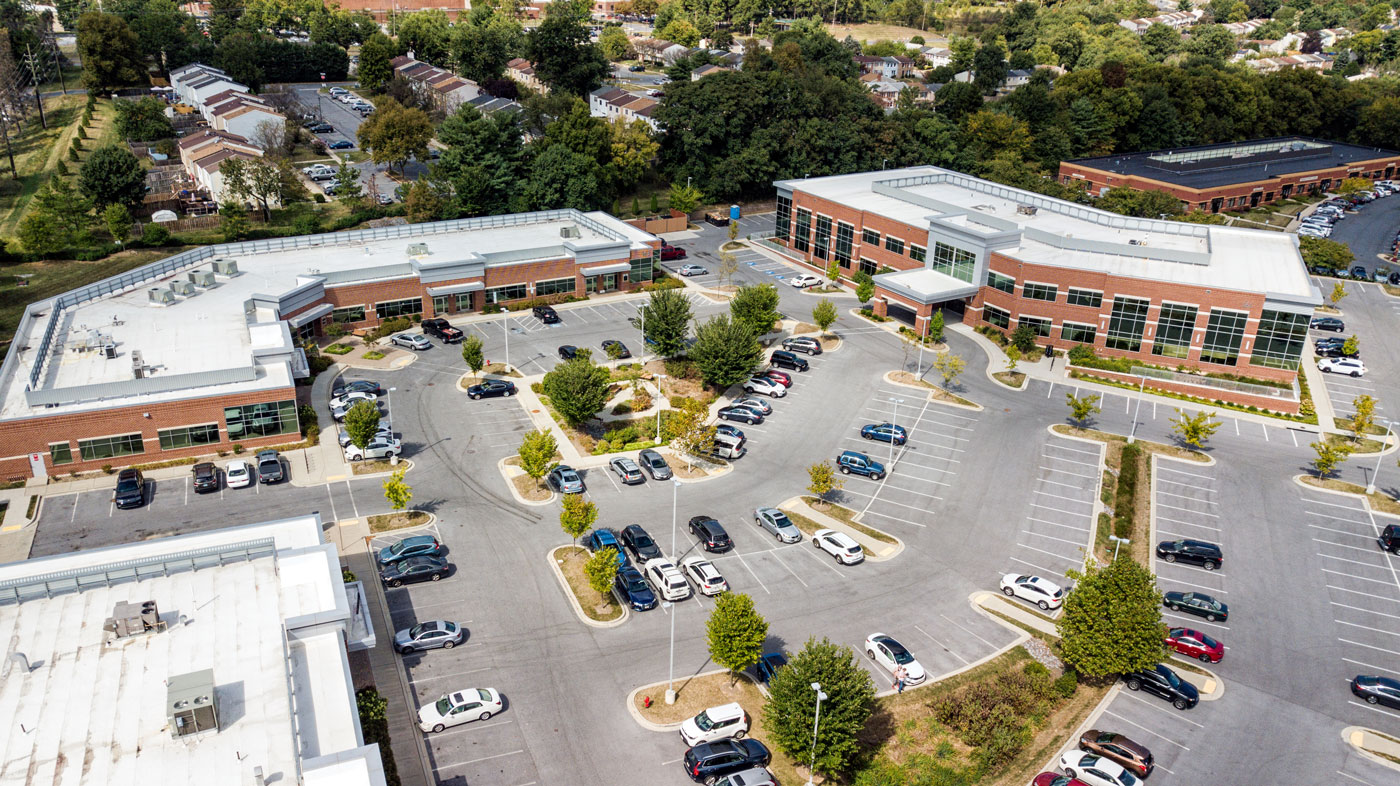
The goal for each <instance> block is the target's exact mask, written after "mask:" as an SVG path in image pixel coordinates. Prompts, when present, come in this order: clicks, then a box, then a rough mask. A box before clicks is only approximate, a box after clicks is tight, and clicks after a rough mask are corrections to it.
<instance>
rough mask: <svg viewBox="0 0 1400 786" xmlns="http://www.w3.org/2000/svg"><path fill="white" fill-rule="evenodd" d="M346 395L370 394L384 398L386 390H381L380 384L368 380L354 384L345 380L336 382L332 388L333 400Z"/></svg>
mask: <svg viewBox="0 0 1400 786" xmlns="http://www.w3.org/2000/svg"><path fill="white" fill-rule="evenodd" d="M346 393H369V394H370V395H374V396H382V395H384V388H381V387H380V386H379V383H378V382H372V381H370V380H368V379H357V380H354V381H353V382H352V381H349V380H346V379H344V378H342V379H338V380H336V381H335V384H334V385H333V386H331V398H340V397H341V396H343V395H345V394H346Z"/></svg>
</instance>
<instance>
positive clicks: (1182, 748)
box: [1066, 669, 1215, 782]
mask: <svg viewBox="0 0 1400 786" xmlns="http://www.w3.org/2000/svg"><path fill="white" fill-rule="evenodd" d="M1176 672H1177V675H1178V676H1180V677H1182V678H1183V679H1185V680H1187V681H1189V682H1193V683H1196V684H1198V685H1199V684H1200V682H1201V680H1202V679H1203V678H1202V676H1201V675H1199V674H1195V673H1193V672H1187V671H1183V670H1181V669H1176ZM1214 710H1215V707H1214V706H1213V705H1212V704H1211V703H1210V702H1201V703H1200V704H1197V705H1196V706H1195V707H1193V708H1191V709H1189V710H1178V709H1176V708H1175V707H1173V706H1172V705H1171V704H1170V703H1169V702H1167V701H1166V700H1164V699H1161V698H1158V697H1157V696H1154V695H1152V694H1150V693H1146V692H1143V691H1136V692H1134V691H1130V690H1128V689H1127V687H1122V688H1120V689H1119V692H1118V693H1117V695H1115V696H1114V697H1113V700H1112V701H1111V702H1109V704H1108V706H1107V707H1106V708H1104V711H1103V713H1102V714H1101V715H1100V716H1099V719H1098V720H1097V721H1096V722H1095V724H1094V725H1095V728H1097V729H1098V730H1099V731H1108V732H1116V733H1118V734H1122V735H1125V736H1127V737H1128V738H1129V739H1132V740H1133V741H1135V742H1137V743H1139V744H1141V745H1144V746H1146V747H1147V748H1148V749H1149V750H1151V751H1152V757H1153V760H1154V761H1155V763H1156V770H1160V771H1161V772H1162V773H1163V774H1166V775H1170V776H1172V777H1173V778H1174V779H1175V778H1180V779H1182V781H1183V782H1195V781H1199V780H1202V779H1203V778H1204V777H1205V776H1206V775H1207V773H1203V772H1200V771H1199V770H1198V769H1197V767H1199V765H1198V764H1196V761H1197V760H1199V759H1200V758H1201V757H1200V756H1193V755H1192V753H1191V749H1192V748H1193V747H1197V746H1200V747H1205V746H1207V745H1209V744H1210V723H1211V715H1212V714H1213V712H1214ZM1074 743H1075V741H1071V743H1070V745H1068V746H1066V747H1075V744H1074ZM1159 777H1161V775H1154V776H1153V780H1155V779H1156V778H1159Z"/></svg>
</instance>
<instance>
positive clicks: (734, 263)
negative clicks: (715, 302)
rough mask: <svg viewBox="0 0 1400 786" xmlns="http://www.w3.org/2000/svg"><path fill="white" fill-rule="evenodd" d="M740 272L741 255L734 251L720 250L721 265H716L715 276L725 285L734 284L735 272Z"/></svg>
mask: <svg viewBox="0 0 1400 786" xmlns="http://www.w3.org/2000/svg"><path fill="white" fill-rule="evenodd" d="M738 272H739V257H737V256H735V254H734V252H732V251H720V252H719V265H717V266H716V267H715V278H717V279H719V280H720V282H721V284H722V285H723V286H732V285H733V284H734V274H735V273H738Z"/></svg>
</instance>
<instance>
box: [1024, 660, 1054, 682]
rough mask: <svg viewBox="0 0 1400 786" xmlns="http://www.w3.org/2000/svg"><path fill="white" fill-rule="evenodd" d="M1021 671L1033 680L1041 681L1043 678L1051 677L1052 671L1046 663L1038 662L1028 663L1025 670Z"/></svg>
mask: <svg viewBox="0 0 1400 786" xmlns="http://www.w3.org/2000/svg"><path fill="white" fill-rule="evenodd" d="M1021 671H1023V672H1025V674H1026V676H1027V677H1030V678H1031V679H1039V678H1041V677H1049V676H1050V669H1049V668H1047V667H1046V666H1045V664H1044V663H1041V662H1040V661H1038V660H1033V661H1031V662H1029V663H1027V664H1026V665H1025V668H1023V669H1021Z"/></svg>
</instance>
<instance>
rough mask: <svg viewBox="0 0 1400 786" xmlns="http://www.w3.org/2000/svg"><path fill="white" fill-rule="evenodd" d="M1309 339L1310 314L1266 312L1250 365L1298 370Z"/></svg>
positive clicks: (1266, 310)
mask: <svg viewBox="0 0 1400 786" xmlns="http://www.w3.org/2000/svg"><path fill="white" fill-rule="evenodd" d="M1307 340H1308V315H1307V314H1295V313H1293V312H1291V311H1273V310H1270V309H1265V310H1264V313H1263V315H1262V316H1260V317H1259V332H1258V333H1257V334H1256V335H1255V337H1254V351H1253V352H1252V353H1250V356H1249V364H1250V365H1252V366H1265V367H1267V368H1286V369H1292V370H1296V369H1297V368H1298V361H1299V359H1300V358H1302V356H1303V346H1304V345H1305V344H1307Z"/></svg>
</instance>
